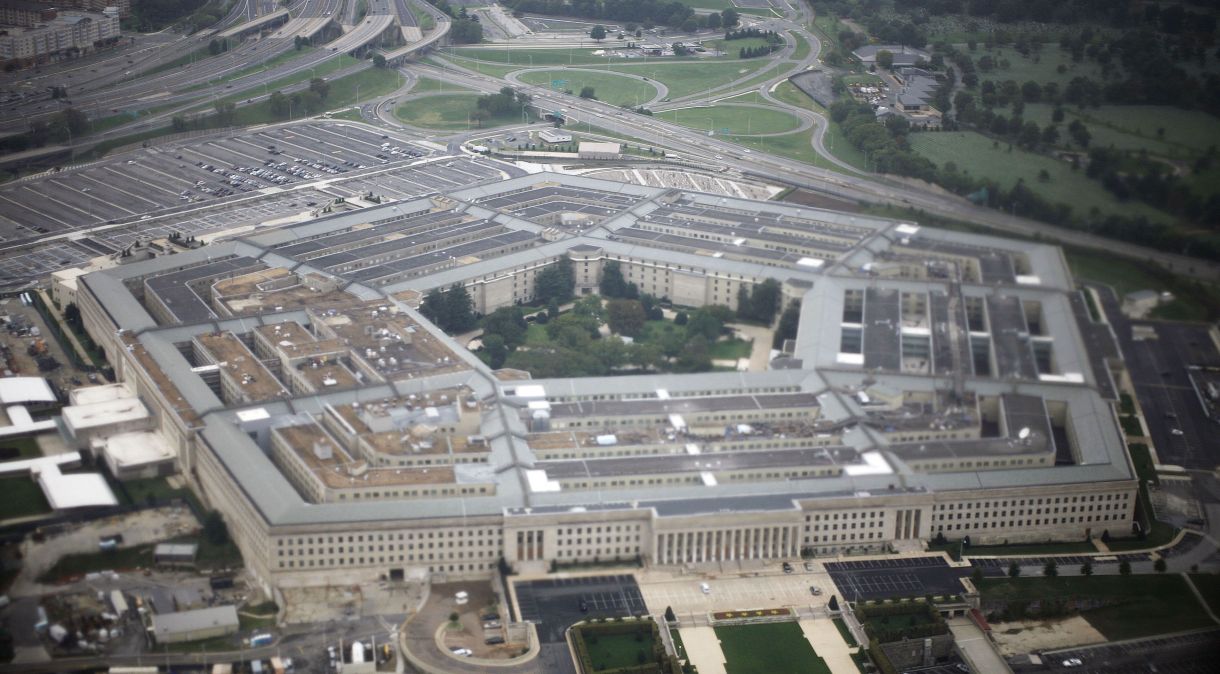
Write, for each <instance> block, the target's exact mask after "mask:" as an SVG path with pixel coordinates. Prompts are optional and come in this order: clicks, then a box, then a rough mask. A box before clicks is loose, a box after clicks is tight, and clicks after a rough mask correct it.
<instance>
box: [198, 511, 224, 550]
mask: <svg viewBox="0 0 1220 674" xmlns="http://www.w3.org/2000/svg"><path fill="white" fill-rule="evenodd" d="M203 537H204V538H205V539H206V540H207V542H209V543H211V544H212V545H216V546H220V545H224V544H225V543H228V542H229V527H228V526H226V525H225V521H224V518H223V517H221V516H220V512H219V511H216V510H209V511H208V512H207V514H205V515H204V516H203Z"/></svg>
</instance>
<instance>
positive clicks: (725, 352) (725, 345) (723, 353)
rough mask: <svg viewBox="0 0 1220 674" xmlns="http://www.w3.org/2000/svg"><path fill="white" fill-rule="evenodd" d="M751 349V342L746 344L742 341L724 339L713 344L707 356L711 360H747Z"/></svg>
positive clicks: (752, 344) (752, 345)
mask: <svg viewBox="0 0 1220 674" xmlns="http://www.w3.org/2000/svg"><path fill="white" fill-rule="evenodd" d="M753 348H754V343H753V342H747V341H745V340H744V339H726V340H723V341H720V342H716V343H715V344H713V345H712V346H711V348H709V349H708V355H710V356H711V357H712V360H737V359H738V358H749V357H750V351H751V350H752V349H753Z"/></svg>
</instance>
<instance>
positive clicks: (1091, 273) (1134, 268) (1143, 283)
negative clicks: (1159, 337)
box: [1064, 248, 1220, 321]
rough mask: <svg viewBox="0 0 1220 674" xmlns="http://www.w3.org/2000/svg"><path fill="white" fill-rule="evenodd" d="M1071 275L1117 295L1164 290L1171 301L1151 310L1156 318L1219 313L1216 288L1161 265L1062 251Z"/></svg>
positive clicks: (1194, 318)
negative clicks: (1098, 284)
mask: <svg viewBox="0 0 1220 674" xmlns="http://www.w3.org/2000/svg"><path fill="white" fill-rule="evenodd" d="M1064 255H1065V256H1066V257H1067V260H1068V266H1070V267H1071V268H1072V275H1073V276H1075V277H1076V278H1077V279H1087V280H1089V281H1096V282H1098V283H1104V284H1106V285H1109V286H1112V287H1113V288H1114V291H1115V292H1116V293H1118V296H1119V297H1122V296H1123V295H1125V294H1127V293H1129V292H1132V291H1134V290H1143V289H1145V288H1147V289H1152V290H1156V291H1158V292H1159V291H1163V290H1168V291H1169V292H1171V293H1173V296H1174V300H1173V301H1172V302H1170V303H1168V304H1163V305H1161V306H1159V307H1157V308H1156V309H1153V310H1152V315H1153V316H1154V317H1156V318H1172V319H1175V320H1186V321H1205V320H1209V319H1212V318H1215V317H1216V316H1217V315H1218V314H1220V288H1217V286H1215V285H1212V284H1202V283H1199V282H1196V281H1193V280H1191V279H1187V278H1185V277H1182V276H1177V275H1174V274H1172V273H1170V272H1168V271H1166V270H1165V269H1162V268H1161V267H1158V266H1155V265H1149V264H1145V263H1142V262H1139V261H1136V260H1128V259H1126V258H1121V257H1115V256H1112V255H1106V254H1105V253H1103V252H1098V251H1088V250H1081V249H1074V248H1068V249H1065V250H1064Z"/></svg>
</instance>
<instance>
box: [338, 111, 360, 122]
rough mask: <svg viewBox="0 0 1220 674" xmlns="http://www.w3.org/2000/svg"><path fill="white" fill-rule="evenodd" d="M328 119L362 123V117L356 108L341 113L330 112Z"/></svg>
mask: <svg viewBox="0 0 1220 674" xmlns="http://www.w3.org/2000/svg"><path fill="white" fill-rule="evenodd" d="M330 118H331V119H343V120H346V121H349V122H363V121H364V115H362V114H360V110H359V109H357V108H348V109H346V110H343V111H341V112H332V113H330Z"/></svg>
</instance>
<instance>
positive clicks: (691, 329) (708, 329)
mask: <svg viewBox="0 0 1220 674" xmlns="http://www.w3.org/2000/svg"><path fill="white" fill-rule="evenodd" d="M723 328H724V321H722V320H721V319H719V318H717V317H716V315H715V314H713V313H712V312H711V311H707V307H700V308H698V309H696V310H695V311H694V312H692V313H691V315H690V318H689V319H688V320H687V322H686V334H687V336H688V337H696V336H697V337H702V338H703V339H704V340H705V341H707V342H714V341H716V340H717V339H718V338H719V337H720V331H721V330H722V329H723Z"/></svg>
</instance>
